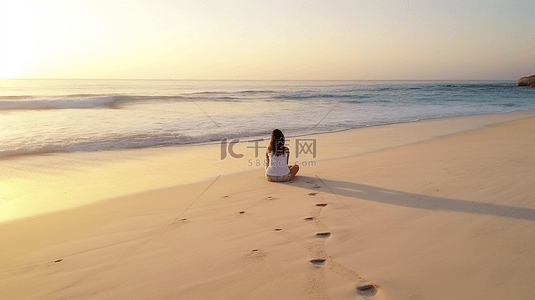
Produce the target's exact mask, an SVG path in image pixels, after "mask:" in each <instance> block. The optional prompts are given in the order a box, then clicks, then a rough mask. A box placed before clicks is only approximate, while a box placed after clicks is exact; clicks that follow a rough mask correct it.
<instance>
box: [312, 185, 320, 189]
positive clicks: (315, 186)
mask: <svg viewBox="0 0 535 300" xmlns="http://www.w3.org/2000/svg"><path fill="white" fill-rule="evenodd" d="M320 187H321V186H319V185H317V184H316V185H314V186H313V187H312V188H313V189H319V188H320Z"/></svg>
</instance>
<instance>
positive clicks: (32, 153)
mask: <svg viewBox="0 0 535 300" xmlns="http://www.w3.org/2000/svg"><path fill="white" fill-rule="evenodd" d="M533 112H535V110H534V109H524V110H516V111H509V112H500V113H481V114H468V115H452V116H441V117H435V118H426V119H415V120H408V121H399V122H394V123H380V124H373V125H363V126H357V127H348V128H343V129H338V130H332V131H318V132H314V131H313V132H309V133H300V134H292V135H288V136H287V137H288V138H292V137H303V136H315V135H322V134H331V133H337V132H344V131H351V130H361V129H366V128H374V127H381V126H391V125H399V124H408V123H415V122H426V121H436V120H443V119H455V118H469V117H485V116H498V115H515V114H526V113H527V114H529V113H533ZM262 138H269V136H268V135H264V136H250V137H234V138H232V139H239V140H255V139H262ZM220 143H221V141H220V140H215V141H206V142H199V143H197V142H192V143H183V144H173V145H158V146H152V147H138V148H136V147H133V148H117V149H102V150H93V151H62V150H30V151H26V152H23V153H16V154H7V155H6V154H1V153H0V159H1V160H9V159H17V158H24V157H26V156H40V155H51V154H52V155H53V154H59V155H61V154H65V155H69V154H75V153H95V152H96V153H102V152H114V151H136V150H150V149H176V148H181V147H195V146H204V145H218V144H220ZM240 143H242V142H241V141H240ZM18 151H20V150H10V151H9V153H13V152H18Z"/></svg>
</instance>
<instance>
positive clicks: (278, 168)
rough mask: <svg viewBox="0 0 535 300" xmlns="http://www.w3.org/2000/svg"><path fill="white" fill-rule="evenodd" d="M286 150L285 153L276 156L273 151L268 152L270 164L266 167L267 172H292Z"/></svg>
mask: <svg viewBox="0 0 535 300" xmlns="http://www.w3.org/2000/svg"><path fill="white" fill-rule="evenodd" d="M287 155H288V154H286V152H285V153H284V154H283V155H280V156H276V155H274V153H273V152H270V153H269V154H268V156H269V166H267V168H266V174H268V175H269V176H283V175H286V174H288V173H290V168H288V163H287V160H288V158H287Z"/></svg>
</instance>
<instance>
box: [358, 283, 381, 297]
mask: <svg viewBox="0 0 535 300" xmlns="http://www.w3.org/2000/svg"><path fill="white" fill-rule="evenodd" d="M357 294H359V295H361V296H363V297H373V296H375V294H377V285H375V284H373V283H371V284H361V285H358V286H357Z"/></svg>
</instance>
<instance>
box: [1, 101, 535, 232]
mask: <svg viewBox="0 0 535 300" xmlns="http://www.w3.org/2000/svg"><path fill="white" fill-rule="evenodd" d="M530 116H535V110H530V111H522V112H512V113H503V114H483V115H475V116H474V115H471V116H456V117H450V118H439V119H430V120H422V121H416V122H407V123H395V124H387V125H381V126H370V127H363V128H357V129H349V130H342V131H336V132H327V133H317V134H311V135H300V136H291V137H289V138H288V140H289V141H290V149H291V152H292V151H293V152H294V153H293V154H291V157H290V159H291V161H290V163H293V162H295V160H296V157H295V151H294V149H295V146H296V145H295V143H294V140H295V138H309V139H316V140H317V143H318V150H317V151H318V157H317V159H312V158H311V157H310V156H305V159H307V158H308V159H310V160H308V161H313V162H314V163H317V164H321V162H322V161H324V160H330V159H333V158H341V157H348V156H354V155H359V154H363V153H367V152H373V151H377V150H381V149H386V148H391V147H397V146H402V145H407V144H411V143H415V142H420V141H424V140H429V139H433V138H435V137H439V136H444V135H450V134H455V133H459V132H463V131H466V130H472V129H476V128H483V127H485V126H488V125H490V124H496V123H501V122H507V121H510V120H516V119H522V118H528V117H530ZM376 137H377V138H376ZM348 140H351V141H352V142H349V143H348V142H347V141H348ZM264 143H266V142H265V141H264ZM326 145H327V146H326ZM251 146H253V145H252V144H248V141H240V143H238V144H236V145H235V149H236V150H235V151H236V152H237V153H242V154H244V155H246V156H245V157H244V159H243V158H242V159H232V158H231V157H226V159H225V160H220V156H221V146H220V143H210V144H197V145H189V146H180V147H162V148H150V149H126V150H120V151H102V152H75V153H52V154H44V155H37V156H29V157H26V156H23V157H13V158H11V159H7V160H4V161H3V163H4V168H3V170H0V177H2V178H4V183H3V184H4V186H5V191H8V192H7V193H4V197H3V203H2V204H3V211H2V212H0V224H1V223H3V222H9V221H13V220H17V219H23V218H27V217H30V218H31V217H32V216H36V215H39V214H43V213H53V212H54V211H59V210H65V209H72V208H75V207H79V206H84V205H90V204H92V203H97V202H101V201H107V199H111V198H116V197H120V196H124V195H131V194H135V193H139V192H143V191H149V190H155V189H160V188H166V187H173V186H176V185H183V184H189V183H195V182H199V181H204V180H209V178H211V177H213V176H217V175H223V174H236V173H242V172H246V171H249V170H251V167H250V166H248V163H247V160H246V159H249V160H251V159H252V160H253V164H258V162H260V163H261V162H262V159H263V158H262V154H263V151H264V149H258V150H259V157H258V158H256V157H254V156H252V154H253V153H254V151H253V150H252V149H249V148H250V147H251ZM305 161H306V160H305ZM170 162H173V164H176V167H175V168H173V167H172V166H170ZM175 162H176V163H175ZM301 167H303V165H301ZM177 168H180V169H177ZM253 168H254V166H253ZM197 169H200V170H197ZM136 176H137V177H136ZM125 179H128V180H129V181H132V180H133V182H128V181H126V180H125ZM110 184H111V185H116V186H112V187H110ZM27 186H32V187H34V188H33V190H32V191H28V189H27V188H26V187H27ZM95 190H97V192H95ZM58 196H59V197H58ZM11 199H12V200H11ZM20 199H23V200H22V201H23V202H22V203H23V204H21V203H17V201H19V202H20ZM72 199H77V200H76V201H72ZM10 200H11V201H14V202H10ZM21 208H24V211H21ZM10 215H11V217H10Z"/></svg>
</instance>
